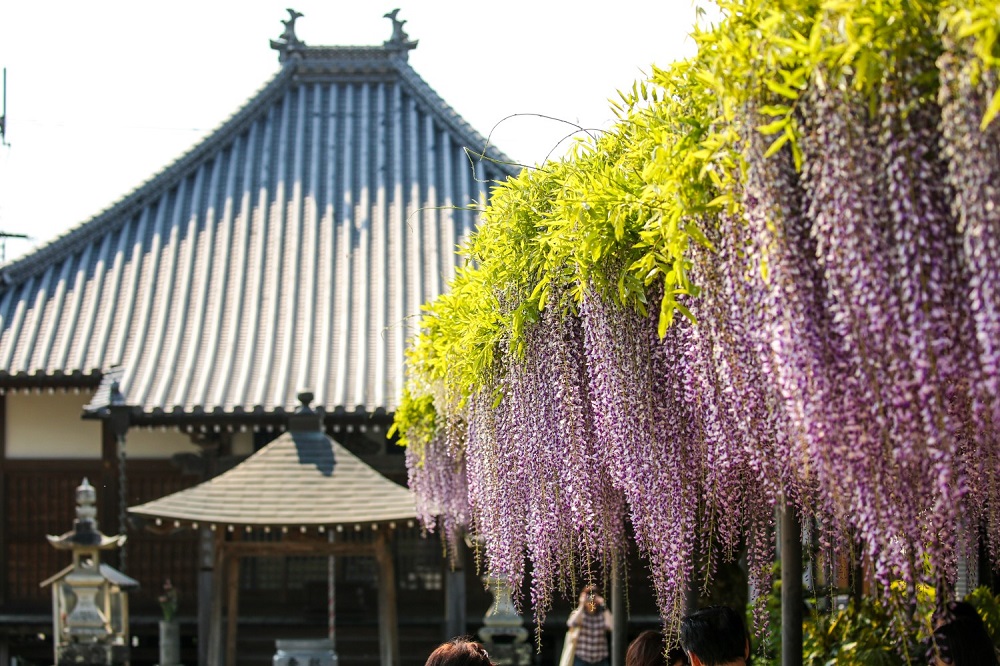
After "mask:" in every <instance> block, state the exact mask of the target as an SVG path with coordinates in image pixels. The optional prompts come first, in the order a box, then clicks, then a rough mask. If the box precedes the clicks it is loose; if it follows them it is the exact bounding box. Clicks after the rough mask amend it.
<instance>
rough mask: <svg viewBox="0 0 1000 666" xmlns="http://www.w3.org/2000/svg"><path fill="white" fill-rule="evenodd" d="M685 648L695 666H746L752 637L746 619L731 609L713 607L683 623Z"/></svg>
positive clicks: (682, 632)
mask: <svg viewBox="0 0 1000 666" xmlns="http://www.w3.org/2000/svg"><path fill="white" fill-rule="evenodd" d="M681 647H683V648H684V652H686V653H687V656H688V659H689V660H690V661H691V666H746V664H748V663H749V662H750V635H749V634H748V633H747V627H746V623H745V622H744V621H743V616H742V615H741V614H739V613H737V612H736V611H734V610H733V609H732V608H729V607H727V606H709V607H708V608H702V609H701V610H699V611H695V612H694V613H691V614H690V615H688V616H686V617H685V618H684V619H683V620H681Z"/></svg>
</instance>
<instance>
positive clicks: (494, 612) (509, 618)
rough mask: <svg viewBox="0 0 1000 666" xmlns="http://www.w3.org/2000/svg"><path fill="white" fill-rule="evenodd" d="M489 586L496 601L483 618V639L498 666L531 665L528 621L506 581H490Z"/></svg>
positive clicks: (481, 636) (481, 637)
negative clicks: (514, 599) (525, 622)
mask: <svg viewBox="0 0 1000 666" xmlns="http://www.w3.org/2000/svg"><path fill="white" fill-rule="evenodd" d="M487 585H488V587H489V590H490V592H491V593H493V598H494V602H493V604H492V606H491V607H490V610H489V612H487V613H486V615H484V616H483V628H482V629H480V630H479V639H480V640H481V641H482V642H483V645H484V646H485V647H486V651H487V652H489V653H490V659H491V660H492V661H493V663H495V664H497V666H527V665H528V664H530V663H531V645H530V644H528V642H527V641H528V630H527V629H525V628H524V619H523V618H522V617H521V616H520V615H518V613H517V609H515V608H514V601H513V599H512V598H511V594H510V586H509V585H507V581H506V580H502V579H490V580H488V581H487Z"/></svg>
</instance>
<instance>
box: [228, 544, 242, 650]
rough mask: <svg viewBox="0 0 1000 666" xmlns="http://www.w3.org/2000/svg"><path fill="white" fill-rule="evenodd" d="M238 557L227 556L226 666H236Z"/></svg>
mask: <svg viewBox="0 0 1000 666" xmlns="http://www.w3.org/2000/svg"><path fill="white" fill-rule="evenodd" d="M240 559H241V558H240V556H239V554H238V553H233V554H231V555H230V556H229V558H228V562H227V565H228V566H227V567H226V586H227V590H226V592H227V595H226V666H236V632H237V629H238V628H239V624H240Z"/></svg>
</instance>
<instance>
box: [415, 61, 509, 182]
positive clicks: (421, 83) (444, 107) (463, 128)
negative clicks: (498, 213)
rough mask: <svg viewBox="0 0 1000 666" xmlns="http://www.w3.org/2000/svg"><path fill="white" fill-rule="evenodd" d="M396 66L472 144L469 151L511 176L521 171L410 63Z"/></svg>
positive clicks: (423, 97) (456, 130)
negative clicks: (483, 157)
mask: <svg viewBox="0 0 1000 666" xmlns="http://www.w3.org/2000/svg"><path fill="white" fill-rule="evenodd" d="M396 66H397V68H398V69H399V73H400V75H401V76H402V77H403V80H404V81H406V82H407V83H408V84H409V85H410V86H412V88H413V91H414V93H416V94H417V95H418V96H419V97H420V98H421V99H422V100H423V101H424V102H425V103H426V104H429V105H430V106H432V107H435V108H436V109H437V110H438V111H439V112H440V113H441V116H442V120H444V121H446V122H448V124H449V127H450V129H451V130H452V131H453V132H455V133H456V134H458V135H459V136H460V137H461V138H462V140H463V141H466V142H467V143H469V144H470V145H469V146H468V147H469V149H471V150H474V151H475V152H476V154H478V155H482V154H485V157H486V158H488V159H489V160H491V161H493V162H495V163H496V166H497V167H498V168H500V169H502V170H503V171H506V172H509V173H510V174H511V175H514V174H516V173H517V172H518V171H519V170H520V167H518V166H516V165H517V163H516V162H514V161H513V160H512V159H511V158H510V157H508V156H507V155H506V154H505V153H504V152H503V151H502V150H500V149H499V148H497V147H496V146H495V145H494V144H493V143H492V142H489V143H488V141H489V139H487V138H486V137H485V136H483V135H482V134H480V133H479V132H478V131H476V129H475V128H473V127H472V125H470V124H469V122H468V121H467V120H465V118H463V117H462V116H461V115H459V113H458V112H457V111H456V110H455V109H454V108H452V106H451V105H450V104H448V102H446V101H444V99H443V98H442V97H441V96H440V95H439V94H438V93H437V91H436V90H434V88H432V87H431V86H430V84H429V83H427V81H425V80H424V78H423V77H422V76H420V75H419V74H417V72H416V71H415V70H414V69H413V68H412V67H411V66H410V64H409V63H408V62H406V61H404V60H401V59H396Z"/></svg>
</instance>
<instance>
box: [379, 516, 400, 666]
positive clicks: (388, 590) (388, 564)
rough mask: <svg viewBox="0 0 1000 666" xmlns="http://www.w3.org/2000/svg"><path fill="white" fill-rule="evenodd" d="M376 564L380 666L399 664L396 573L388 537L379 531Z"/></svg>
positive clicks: (395, 665)
mask: <svg viewBox="0 0 1000 666" xmlns="http://www.w3.org/2000/svg"><path fill="white" fill-rule="evenodd" d="M375 560H376V562H377V563H378V638H379V641H378V642H379V654H380V657H381V660H380V661H381V664H382V666H398V664H399V623H398V619H397V617H396V572H395V568H394V566H393V563H392V551H391V550H390V549H389V537H388V533H387V532H386V531H381V532H379V534H378V537H376V539H375Z"/></svg>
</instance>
